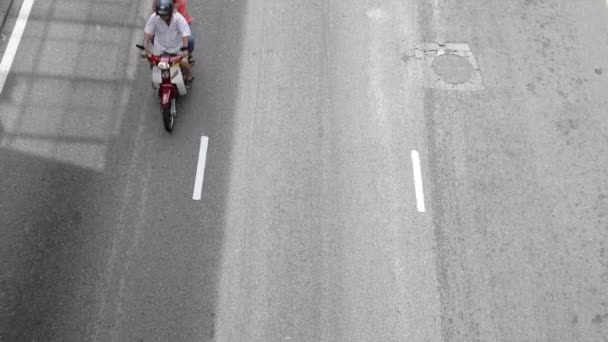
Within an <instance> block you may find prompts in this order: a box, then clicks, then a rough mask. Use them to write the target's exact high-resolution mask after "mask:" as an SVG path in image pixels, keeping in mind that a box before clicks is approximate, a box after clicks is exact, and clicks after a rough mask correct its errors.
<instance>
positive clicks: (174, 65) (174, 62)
mask: <svg viewBox="0 0 608 342" xmlns="http://www.w3.org/2000/svg"><path fill="white" fill-rule="evenodd" d="M136 46H137V48H139V49H140V50H144V47H143V46H142V45H139V44H138V45H136ZM147 59H148V62H149V63H150V65H151V67H152V86H153V87H154V89H155V90H158V97H159V99H160V110H161V112H162V114H163V123H164V125H165V130H166V131H167V132H172V131H173V126H174V124H175V116H176V115H177V110H176V108H175V100H176V99H177V96H178V95H179V96H184V95H186V94H188V89H187V88H186V83H185V81H184V75H183V73H182V69H181V67H180V61H181V60H182V57H181V56H179V55H175V54H168V53H162V54H160V55H153V54H149V55H148V56H147Z"/></svg>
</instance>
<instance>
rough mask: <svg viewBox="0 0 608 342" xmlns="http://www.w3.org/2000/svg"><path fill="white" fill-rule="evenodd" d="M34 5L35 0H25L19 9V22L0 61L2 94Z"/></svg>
mask: <svg viewBox="0 0 608 342" xmlns="http://www.w3.org/2000/svg"><path fill="white" fill-rule="evenodd" d="M33 5H34V0H23V4H22V5H21V9H20V10H19V17H17V22H16V23H15V27H14V28H13V33H11V38H10V39H9V40H8V44H7V45H6V50H5V51H4V56H3V57H2V61H1V62H0V94H2V90H3V89H4V83H6V78H7V77H8V73H9V71H10V70H11V67H12V66H13V60H14V59H15V55H16V54H17V49H18V48H19V43H20V42H21V37H23V32H24V31H25V26H26V25H27V20H28V18H29V16H30V12H31V11H32V6H33Z"/></svg>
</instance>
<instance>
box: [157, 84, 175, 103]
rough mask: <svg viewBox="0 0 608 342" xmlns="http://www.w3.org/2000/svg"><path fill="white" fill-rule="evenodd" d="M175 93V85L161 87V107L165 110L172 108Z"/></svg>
mask: <svg viewBox="0 0 608 342" xmlns="http://www.w3.org/2000/svg"><path fill="white" fill-rule="evenodd" d="M172 92H173V85H169V84H163V85H161V86H160V91H159V95H160V105H161V107H163V108H168V107H169V106H171V98H172Z"/></svg>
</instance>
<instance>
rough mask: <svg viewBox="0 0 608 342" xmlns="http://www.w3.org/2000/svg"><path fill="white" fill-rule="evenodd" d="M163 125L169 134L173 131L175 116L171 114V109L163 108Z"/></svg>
mask: <svg viewBox="0 0 608 342" xmlns="http://www.w3.org/2000/svg"><path fill="white" fill-rule="evenodd" d="M162 112H163V124H164V125H165V130H166V131H167V132H169V133H171V132H172V131H173V125H174V124H175V115H173V114H172V113H171V107H168V108H163V109H162Z"/></svg>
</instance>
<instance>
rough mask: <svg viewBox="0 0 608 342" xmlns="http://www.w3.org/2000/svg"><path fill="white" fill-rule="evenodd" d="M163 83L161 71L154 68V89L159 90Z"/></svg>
mask: <svg viewBox="0 0 608 342" xmlns="http://www.w3.org/2000/svg"><path fill="white" fill-rule="evenodd" d="M161 83H162V79H161V77H160V69H159V68H157V67H156V66H155V67H153V68H152V84H154V87H155V88H156V89H158V87H159V86H160V84H161Z"/></svg>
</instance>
